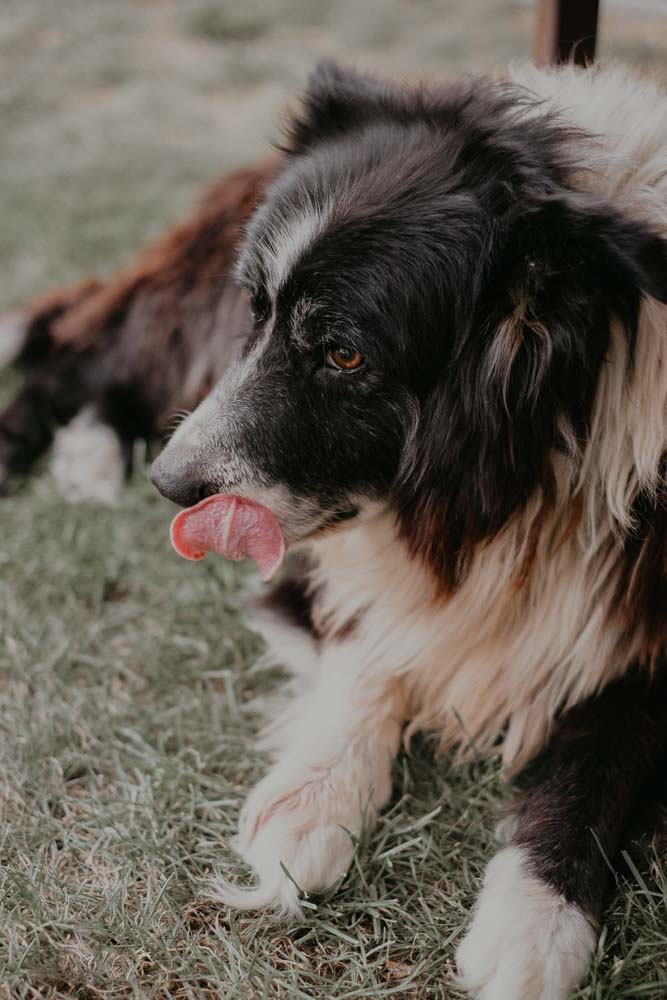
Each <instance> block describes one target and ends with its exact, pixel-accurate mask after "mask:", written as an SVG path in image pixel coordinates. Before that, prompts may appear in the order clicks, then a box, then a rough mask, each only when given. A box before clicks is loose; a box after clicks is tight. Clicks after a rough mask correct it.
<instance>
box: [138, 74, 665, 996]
mask: <svg viewBox="0 0 667 1000" xmlns="http://www.w3.org/2000/svg"><path fill="white" fill-rule="evenodd" d="M285 151H286V154H287V156H286V160H285V162H284V165H283V166H282V169H281V170H280V171H279V172H278V175H277V177H276V179H275V180H274V181H273V183H272V184H271V186H270V187H269V189H268V191H267V193H266V196H265V198H264V200H263V201H262V203H261V204H260V206H259V208H258V209H257V211H256V212H255V214H254V216H253V217H252V220H251V221H250V223H249V225H248V227H247V233H246V238H245V243H244V245H243V247H242V251H241V254H240V262H239V265H238V277H239V279H240V282H241V284H242V285H244V286H245V287H246V288H247V290H248V292H249V294H250V296H251V298H252V303H253V309H254V332H253V333H252V335H251V336H250V338H249V340H248V341H247V344H246V348H245V352H244V355H243V357H242V359H241V360H240V361H238V362H237V363H236V364H235V365H234V366H233V367H232V368H231V370H230V371H229V372H228V373H227V374H226V376H225V377H223V379H222V381H221V382H220V383H219V384H218V385H217V386H216V387H215V388H214V389H213V391H212V392H211V393H210V395H209V396H208V398H207V399H206V400H205V401H204V402H203V403H202V404H201V405H200V407H199V408H198V409H197V410H196V411H195V412H194V413H193V414H192V415H191V416H190V417H189V418H188V419H187V420H186V421H185V423H183V425H182V426H181V427H180V428H179V429H178V431H177V432H176V434H175V436H174V438H173V439H172V441H171V442H170V444H169V445H168V446H167V448H166V450H165V451H164V452H163V454H162V455H161V457H160V458H159V459H158V461H157V463H156V465H155V467H154V472H153V476H154V481H155V482H156V484H157V485H158V487H159V489H160V490H161V491H162V492H163V493H164V494H165V495H166V496H168V497H171V498H173V499H175V500H177V501H178V502H179V503H181V504H182V505H185V506H188V505H191V504H195V503H197V502H198V501H200V500H201V498H202V497H206V496H209V495H211V494H219V493H222V494H225V493H232V494H235V495H236V496H240V497H245V498H248V499H249V500H251V501H253V502H257V503H260V504H262V505H263V506H264V507H266V508H268V509H269V511H271V512H272V514H273V515H274V516H275V517H276V518H277V520H278V521H279V523H280V525H281V528H282V530H283V533H284V536H285V540H286V542H287V544H288V546H291V547H293V548H297V547H301V548H305V549H306V551H307V553H308V556H307V565H306V567H305V568H304V562H303V561H301V560H300V561H299V564H298V568H297V569H294V570H292V572H291V573H290V572H289V570H288V573H287V576H286V578H285V579H283V581H282V583H279V584H278V585H277V587H276V589H275V591H274V593H273V595H272V597H271V598H269V599H267V601H266V602H265V610H264V613H263V616H262V617H261V621H260V627H261V628H262V629H263V631H264V634H265V635H266V637H267V640H268V642H269V644H270V645H273V647H274V649H275V651H276V654H277V656H278V657H279V658H280V659H281V660H283V661H287V662H288V663H289V664H290V665H291V666H292V668H293V670H294V672H295V676H296V678H297V683H296V685H295V687H296V691H297V694H296V697H295V699H294V700H293V702H292V703H291V707H290V709H289V711H288V713H287V714H286V715H285V717H284V718H282V719H280V720H278V721H276V722H274V724H273V728H272V740H273V747H274V749H275V763H274V765H273V767H272V768H271V770H270V771H269V773H268V775H267V776H266V777H265V778H264V780H263V781H262V782H261V783H260V784H259V786H258V787H256V788H255V789H254V791H253V792H252V793H251V795H250V796H249V798H248V800H247V803H246V805H245V808H244V810H243V813H242V820H241V825H240V834H239V838H238V845H239V850H240V852H241V854H242V855H243V857H244V858H246V859H247V861H248V862H249V864H251V865H252V866H253V867H254V869H255V870H256V872H257V879H258V881H257V885H256V887H255V888H253V889H250V890H246V891H244V890H240V889H236V888H234V887H231V886H229V885H227V884H221V885H220V892H219V897H220V899H222V900H224V901H226V902H228V903H230V904H232V905H236V906H239V907H261V906H267V907H269V906H278V907H282V908H284V909H286V910H293V911H294V910H297V909H298V906H299V901H298V898H297V891H296V889H295V886H294V884H293V883H292V882H290V881H289V880H288V879H287V878H286V877H285V876H284V874H283V872H282V869H281V866H280V862H281V861H282V862H284V864H285V865H286V866H287V868H288V869H289V871H290V872H291V873H292V875H293V876H294V878H295V880H296V882H297V883H298V884H299V885H301V886H303V887H305V888H306V889H311V890H316V889H319V888H322V887H324V886H327V885H329V884H330V883H332V882H333V881H334V880H335V879H336V878H337V877H338V876H339V875H340V873H341V872H342V871H343V870H344V869H345V867H346V865H347V864H348V862H349V860H350V856H351V852H352V842H351V839H350V837H349V836H348V834H347V833H345V832H344V829H347V830H355V829H358V827H359V823H360V805H359V804H360V803H364V802H366V800H367V799H368V798H369V795H370V796H372V800H373V804H374V809H375V811H376V813H377V810H379V809H381V808H382V807H383V806H384V805H385V804H386V802H387V801H388V798H389V795H390V771H391V762H392V758H393V757H394V756H395V754H396V753H397V751H398V749H399V747H400V745H401V739H402V738H403V737H404V735H405V732H406V730H405V729H404V727H405V726H407V732H408V733H409V732H410V731H411V730H414V729H416V728H428V729H431V730H433V729H435V730H437V731H438V732H440V733H441V734H442V741H443V744H444V745H445V746H450V745H453V744H456V743H460V742H461V741H463V742H466V741H469V740H472V741H474V744H475V746H476V747H477V748H479V747H484V748H488V749H489V750H492V749H493V748H495V747H496V745H497V744H498V742H499V740H501V739H502V744H501V746H502V755H503V759H504V761H505V763H506V765H507V766H508V768H510V769H512V770H514V771H516V770H518V769H522V768H525V767H526V765H529V764H530V767H529V768H527V770H525V772H524V777H525V782H524V784H525V791H524V792H523V793H522V795H521V797H520V798H519V800H518V801H517V803H516V806H515V809H514V812H513V816H512V822H511V823H509V824H508V826H509V828H510V835H509V843H508V844H507V846H505V847H504V848H503V849H502V850H501V851H500V853H499V854H498V855H497V856H496V857H495V858H494V859H493V860H492V861H491V863H490V864H489V867H488V870H487V874H486V878H485V882H484V886H483V888H482V892H481V896H480V899H479V902H478V905H477V908H476V910H475V913H474V916H473V919H472V925H471V928H470V930H469V931H468V934H467V936H466V937H465V939H464V940H463V942H462V943H461V945H460V947H459V950H458V964H459V969H460V973H461V978H462V981H463V984H464V985H465V986H466V988H467V989H468V990H469V991H470V992H471V993H472V994H474V995H476V996H479V997H481V998H484V1000H533V998H538V997H539V998H544V1000H546V998H548V1000H555V998H560V997H564V996H565V995H566V994H567V993H568V991H569V990H571V989H572V988H573V987H574V986H575V985H576V984H577V982H578V981H579V980H580V978H581V976H582V974H583V973H584V972H585V970H586V968H587V965H588V962H589V959H590V957H591V953H592V951H593V948H594V945H595V940H596V933H597V928H598V922H599V919H600V911H601V904H602V899H603V891H604V886H605V882H606V880H607V869H606V862H605V854H606V855H607V856H609V855H612V854H613V853H614V852H615V851H616V849H617V848H618V845H619V841H620V838H621V837H622V835H623V833H624V830H625V829H626V828H627V826H628V823H629V822H630V820H631V818H632V815H633V812H634V811H635V810H636V808H637V806H638V803H639V802H640V801H641V799H642V797H643V796H645V795H646V794H647V789H648V788H649V786H650V785H651V784H652V783H653V782H654V781H655V779H656V777H659V775H660V768H664V767H665V766H666V764H667V758H666V750H667V725H666V724H667V674H666V671H665V652H666V641H665V640H666V638H667V632H666V629H667V512H666V507H665V503H666V487H665V470H666V455H667V309H666V308H665V305H664V304H663V303H666V302H667V242H665V238H666V237H667V99H666V97H665V94H664V93H662V92H661V91H660V90H659V89H658V88H657V87H656V86H654V85H653V84H651V83H649V82H646V81H643V82H638V81H636V80H633V79H631V78H629V77H628V76H627V75H626V74H625V73H624V72H623V71H621V70H620V69H615V68H610V69H601V70H600V69H598V70H595V71H586V72H582V71H578V70H575V69H574V68H565V69H562V70H558V71H539V70H535V69H533V68H526V69H525V70H521V71H519V72H517V73H516V74H515V75H514V76H513V77H512V79H511V80H509V81H507V82H504V83H495V82H489V81H479V80H472V81H470V82H467V83H464V84H462V85H458V86H446V87H442V88H430V87H420V88H416V89H412V90H408V89H403V88H399V87H394V86H391V85H388V84H385V83H379V82H376V81H375V80H372V79H368V78H366V77H363V76H358V75H356V74H353V73H348V72H344V71H341V70H339V69H337V68H335V67H332V66H323V67H321V68H320V69H319V70H318V71H317V72H316V73H315V74H314V76H313V78H312V80H311V82H310V86H309V89H308V91H307V93H306V95H305V100H304V103H303V105H302V107H301V110H300V112H298V113H297V115H296V117H295V118H294V120H293V122H292V125H291V131H290V134H289V136H288V138H287V141H286V149H285ZM281 608H282V610H281ZM463 733H465V736H463Z"/></svg>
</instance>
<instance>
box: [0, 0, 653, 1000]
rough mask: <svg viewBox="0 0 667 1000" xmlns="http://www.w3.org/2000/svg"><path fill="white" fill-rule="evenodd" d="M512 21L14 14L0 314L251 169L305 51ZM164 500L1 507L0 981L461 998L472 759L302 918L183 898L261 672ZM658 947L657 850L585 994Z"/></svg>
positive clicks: (168, 10) (359, 52)
mask: <svg viewBox="0 0 667 1000" xmlns="http://www.w3.org/2000/svg"><path fill="white" fill-rule="evenodd" d="M269 10H270V11H271V16H270V17H269V16H268V15H267V11H269ZM530 10H531V4H530V3H529V2H528V0H496V2H494V3H486V2H483V0H474V2H473V0H457V2H444V0H412V2H407V0H387V2H386V3H382V4H380V3H379V2H376V0H372V2H371V0H368V2H363V3H360V2H358V0H341V2H340V3H339V4H336V5H326V4H324V3H319V2H312V0H277V2H276V3H275V4H272V5H271V6H270V7H269V6H268V5H262V4H259V3H241V2H238V0H234V2H232V0H229V2H225V3H215V2H213V0H207V2H201V0H197V2H195V0H180V2H176V0H160V2H156V0H153V2H148V0H140V2H138V0H114V2H113V3H112V2H111V0H59V2H58V3H55V2H53V0H20V2H19V0H5V3H4V4H3V6H2V10H1V11H0V74H1V83H2V86H0V115H1V116H2V131H1V132H0V147H1V154H2V155H1V156H0V217H1V218H2V225H1V226H0V264H1V265H2V266H1V267H0V307H6V306H9V305H11V304H13V303H15V302H18V301H20V300H21V299H22V298H23V297H25V296H26V295H29V294H33V293H37V292H40V291H42V290H43V289H44V288H45V287H47V286H49V285H51V284H54V283H57V282H60V281H63V280H69V279H73V278H76V277H78V276H79V275H80V274H82V273H85V272H89V271H90V270H91V269H95V270H98V271H106V270H108V269H109V268H111V267H113V266H115V265H116V264H117V263H119V262H122V261H123V260H125V259H126V257H127V255H128V253H129V252H130V251H131V250H132V249H133V248H134V247H135V246H137V245H138V244H139V243H140V242H141V241H142V240H144V239H145V238H147V237H148V236H149V235H152V234H154V233H156V232H159V231H160V229H161V228H162V227H163V226H164V225H165V224H166V223H167V222H169V221H170V220H173V219H175V218H177V217H178V216H179V214H181V213H182V212H183V211H184V209H185V208H186V206H187V205H188V203H189V202H190V201H191V200H192V198H194V197H195V196H196V194H197V192H198V190H199V189H200V187H201V185H202V184H203V183H205V182H206V181H207V180H209V179H212V178H214V177H216V176H217V175H218V174H219V172H220V171H221V170H222V169H223V168H226V167H232V166H236V165H238V164H240V163H242V162H244V161H247V160H249V159H252V158H254V157H256V156H258V155H259V154H260V153H261V151H262V150H263V149H264V148H265V145H266V140H267V138H268V137H269V136H270V135H274V134H275V121H276V120H277V117H278V113H279V108H280V107H281V106H282V103H283V101H284V99H285V96H286V95H288V94H290V93H293V92H294V90H295V88H296V87H297V86H298V84H299V83H300V82H301V81H302V80H303V77H304V75H305V73H306V71H307V69H308V68H309V66H310V65H312V63H313V62H314V61H315V59H316V58H318V57H320V56H326V55H339V56H340V57H342V58H343V59H344V60H345V61H348V62H356V63H358V64H360V65H363V66H368V67H370V68H373V69H376V70H383V69H384V70H385V71H389V72H391V73H395V74H398V75H407V74H408V73H409V72H415V71H416V72H419V73H425V72H432V73H433V72H440V73H454V72H458V71H460V70H462V69H486V68H490V67H491V66H492V65H499V64H502V63H504V62H505V61H506V59H508V58H510V57H514V56H518V55H520V54H522V53H525V52H526V51H528V46H529V28H530V20H529V12H530ZM482 16H483V30H481V29H482ZM604 24H605V38H604V45H605V46H606V47H607V49H608V50H609V51H614V49H615V48H618V47H619V46H622V47H623V51H624V52H625V53H626V54H628V55H629V56H630V57H631V58H636V59H637V60H638V61H641V60H642V59H643V58H645V57H647V53H649V55H650V59H651V62H652V63H653V62H655V52H656V51H660V52H662V55H663V57H664V45H663V46H662V48H661V47H660V45H659V44H658V42H659V36H658V34H657V32H656V30H655V18H653V20H652V21H651V19H650V18H649V19H645V20H643V21H642V19H641V18H639V17H637V16H636V15H635V16H634V18H633V19H632V20H631V21H630V19H629V18H628V17H627V15H624V16H621V14H620V13H619V14H618V15H615V14H614V13H613V11H609V12H608V13H606V15H605V22H604ZM615 25H616V28H615ZM621 28H622V31H621V30H620V29H621ZM615 31H616V34H615V33H614V32H615ZM649 50H650V52H649ZM7 388H8V385H7V384H5V390H6V389H7ZM171 513H172V511H171V509H170V507H169V505H168V504H166V503H165V502H163V501H162V500H161V499H160V498H158V497H157V496H156V495H155V493H154V492H153V491H152V490H151V489H150V487H149V486H148V484H147V483H146V482H145V480H144V479H143V477H142V476H141V475H139V476H138V477H137V479H136V481H135V482H134V483H133V485H132V487H131V488H129V489H128V490H127V491H126V493H125V494H124V496H123V499H122V501H121V503H120V505H119V506H118V507H117V508H116V509H114V510H105V509H102V510H100V509H97V508H93V507H90V506H85V505H84V506H80V507H77V508H71V507H66V506H64V505H63V504H62V503H61V502H60V501H59V500H58V499H57V498H56V497H55V495H54V493H53V490H52V486H51V484H50V482H49V480H48V477H45V478H42V479H40V480H37V481H35V482H33V483H32V484H31V486H30V487H29V489H28V490H27V491H26V492H24V493H22V494H20V495H19V496H17V497H14V498H12V499H10V500H5V501H3V502H2V506H1V507H0V518H1V521H0V524H1V528H2V531H1V534H0V727H1V730H2V732H1V734H0V845H1V846H0V850H1V852H2V868H1V869H0V907H1V909H2V913H1V914H0V997H3V998H5V997H6V998H9V997H12V998H13V997H17V998H21V1000H23V998H25V1000H38V998H49V1000H51V998H54V1000H55V998H57V997H63V998H65V997H67V998H72V997H75V998H80V1000H93V998H100V997H101V998H114V997H119V998H120V997H123V998H124V997H137V998H142V1000H143V998H153V997H155V998H160V1000H167V998H179V1000H180V998H188V997H189V998H200V997H201V998H203V997H211V998H218V997H234V998H241V1000H245V998H258V1000H259V998H269V1000H274V998H277V1000H283V998H284V1000H288V998H289V1000H291V998H299V997H312V998H316V1000H329V998H332V1000H333V998H335V1000H342V998H349V1000H352V998H358V1000H375V998H381V997H389V996H392V997H401V998H411V997H415V998H422V997H425V998H430V997H433V998H437V997H441V998H457V997H458V996H459V993H458V992H457V990H456V988H455V987H454V985H453V984H452V982H451V973H452V969H453V965H452V961H453V951H454V945H455V942H456V940H457V938H458V937H459V935H460V933H461V930H462V928H463V927H464V925H465V923H466V921H467V919H468V915H469V912H470V907H471V904H472V900H473V898H474V895H475V893H476V890H477V887H478V884H479V878H480V875H481V872H482V870H483V866H484V864H485V862H486V860H487V859H488V857H489V856H490V854H491V852H492V851H493V850H494V842H493V837H492V834H491V830H492V826H493V814H494V809H495V806H496V804H497V802H498V800H499V799H501V798H502V796H503V795H504V791H503V788H502V786H501V784H500V781H499V778H498V774H497V768H496V766H495V765H494V764H493V763H483V762H477V763H474V764H471V765H468V766H466V767H464V768H461V769H454V768H453V767H452V765H451V763H450V762H449V761H448V760H447V759H445V760H442V759H438V758H437V757H436V756H435V754H434V749H433V744H432V741H431V740H429V739H427V738H422V739H421V740H419V741H416V742H415V745H414V747H413V752H412V754H411V756H406V755H403V756H402V757H401V758H400V759H399V761H398V763H397V765H396V773H395V779H396V780H395V796H394V799H393V802H392V804H391V806H390V808H389V809H388V810H387V811H386V812H385V813H384V814H383V816H382V818H381V820H380V824H379V827H378V829H377V830H376V831H375V832H373V833H372V834H370V835H369V836H367V837H364V838H362V842H361V843H360V844H359V845H358V847H357V851H356V855H355V860H354V864H353V865H352V867H351V869H350V871H349V873H348V875H347V877H346V879H345V880H344V882H343V884H342V885H341V886H340V887H339V888H338V890H337V891H336V892H335V893H331V894H329V895H327V896H326V897H325V898H323V899H319V900H316V901H315V903H316V907H317V908H316V909H313V910H308V911H307V913H306V917H305V918H304V920H303V921H299V922H287V923H285V922H282V923H281V922H280V921H278V920H276V919H275V918H273V917H270V916H266V915H255V914H249V915H248V914H246V915H234V914H230V913H228V912H227V911H225V910H224V909H222V908H219V907H215V906H212V905H210V904H208V903H204V902H202V900H201V898H200V897H201V888H202V883H203V880H204V879H205V878H206V876H207V875H208V874H209V873H210V872H211V871H212V870H213V869H214V868H221V869H223V870H224V871H225V873H226V874H228V875H231V876H232V877H238V878H240V879H243V878H245V877H246V876H247V872H246V871H245V870H244V868H243V866H242V865H241V863H240V862H239V861H238V859H237V858H236V857H235V856H234V855H233V853H232V852H231V851H230V848H229V842H230V838H231V836H232V835H233V832H234V829H235V824H236V819H237V815H238V810H239V807H240V804H241V802H242V800H243V796H244V794H245V793H246V791H247V790H248V789H249V788H250V787H251V785H252V784H253V782H254V781H256V780H257V778H258V777H259V776H260V775H261V774H262V773H263V768H264V766H265V761H264V760H263V758H262V757H261V755H259V754H258V753H257V752H256V751H255V749H254V737H255V734H256V732H257V729H258V727H259V725H260V713H259V711H258V700H261V698H262V696H263V695H264V694H265V693H266V692H267V691H268V690H270V689H271V688H272V687H273V686H274V685H275V684H276V683H277V682H278V680H279V677H278V673H277V672H275V671H274V672H270V673H266V672H264V673H262V672H258V671H257V670H256V669H254V667H253V665H254V663H255V660H256V658H257V654H258V652H259V644H258V640H257V639H256V638H254V637H253V636H252V635H251V634H250V633H248V632H247V631H246V630H245V629H244V627H243V625H242V622H241V620H240V617H239V613H238V610H237V605H238V597H239V594H240V593H241V592H242V591H243V589H244V588H245V587H246V586H247V583H248V580H249V579H250V578H251V577H250V576H249V575H246V574H245V573H244V571H243V570H239V569H238V568H237V567H233V566H231V565H229V564H227V563H224V562H222V561H220V560H213V559H207V560H206V561H205V562H204V563H202V564H197V565H190V564H187V563H185V562H183V561H182V560H179V559H178V558H177V557H176V556H175V555H174V554H173V553H172V552H171V550H170V548H169V546H168V541H167V525H168V522H169V519H170V516H171ZM666 956H667V869H666V866H665V858H664V855H660V853H659V851H658V848H657V847H653V848H651V849H650V850H649V855H648V860H647V861H646V863H645V864H643V865H642V871H641V872H639V871H636V872H632V870H630V871H629V872H628V875H627V876H626V877H624V879H622V880H621V881H620V882H619V884H618V888H617V891H616V893H615V895H614V897H613V899H612V901H611V903H610V907H609V910H608V913H607V916H606V921H605V931H604V934H603V938H602V941H601V944H600V948H599V953H598V955H597V957H596V960H595V963H594V968H593V970H592V973H591V976H590V977H589V979H588V981H587V983H586V984H585V985H584V986H583V988H582V990H581V991H580V993H579V994H578V996H579V997H580V998H584V997H585V998H596V1000H607V998H611V1000H617V998H621V997H644V998H652V1000H662V998H664V997H666V996H667V965H666V961H665V958H666ZM508 1000H511V998H508Z"/></svg>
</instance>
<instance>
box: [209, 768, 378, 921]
mask: <svg viewBox="0 0 667 1000" xmlns="http://www.w3.org/2000/svg"><path fill="white" fill-rule="evenodd" d="M362 809H363V803H360V802H359V800H358V792H357V791H356V790H355V789H347V790H343V789H341V788H340V787H336V784H335V783H334V782H333V781H331V780H330V772H329V771H328V769H321V770H316V769H311V770H310V771H308V770H305V769H304V770H303V771H302V772H301V773H300V774H294V773H293V774H292V775H288V774H286V773H284V772H283V773H281V769H280V768H276V769H275V770H274V771H272V772H270V773H269V774H268V775H267V777H266V778H264V780H263V781H261V782H260V783H259V784H258V785H257V786H256V788H254V789H253V791H252V792H251V793H250V796H249V797H248V799H247V801H246V803H245V806H244V807H243V810H242V813H241V819H240V822H239V834H238V837H237V838H236V841H235V845H234V846H235V848H236V850H237V851H238V853H239V854H240V855H241V857H242V858H243V859H244V860H245V861H247V862H248V864H249V865H251V866H252V867H253V869H254V870H255V873H256V882H257V884H256V885H255V886H254V887H252V888H249V889H244V888H241V887H238V886H235V885H231V884H230V883H229V882H227V881H226V880H225V879H222V878H218V879H216V880H215V881H214V882H213V884H212V886H211V896H212V898H214V899H216V900H218V901H220V902H222V903H225V904H227V905H228V906H232V907H236V908H238V909H258V908H264V907H269V908H275V909H278V910H280V911H282V912H284V913H294V914H298V913H300V912H301V904H300V901H299V891H298V889H297V886H298V887H299V888H300V889H303V890H304V891H306V892H319V891H323V890H324V889H327V888H328V887H329V886H331V885H333V884H334V883H335V882H337V881H338V879H339V878H341V877H342V876H343V875H344V874H345V872H346V871H347V869H348V867H349V864H350V861H351V860H352V856H353V853H354V842H353V839H352V837H351V836H350V833H348V832H347V831H348V830H349V831H350V832H353V833H357V832H358V831H359V829H360V826H361V815H362ZM285 869H286V870H287V872H289V875H288V874H286V871H285ZM290 876H291V878H290ZM295 883H296V884H295Z"/></svg>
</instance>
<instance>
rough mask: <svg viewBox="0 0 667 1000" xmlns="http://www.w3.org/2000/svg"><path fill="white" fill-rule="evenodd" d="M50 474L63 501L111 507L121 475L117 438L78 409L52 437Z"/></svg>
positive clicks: (119, 488) (120, 453) (121, 461)
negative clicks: (75, 414) (86, 502)
mask: <svg viewBox="0 0 667 1000" xmlns="http://www.w3.org/2000/svg"><path fill="white" fill-rule="evenodd" d="M51 473H52V475H53V477H54V479H55V481H56V486H57V487H58V492H59V493H60V495H61V496H62V497H63V498H64V499H65V500H69V501H70V502H73V503H76V502H78V501H81V500H93V501H95V502H96V503H103V504H113V503H114V502H115V500H116V499H117V497H118V494H119V492H120V490H121V487H122V485H123V479H124V475H125V463H124V461H123V453H122V450H121V446H120V441H119V440H118V435H117V434H116V433H115V431H114V430H113V429H112V428H111V427H109V425H108V424H103V423H100V421H99V420H98V419H97V417H96V416H95V414H94V412H93V410H92V409H85V410H82V411H81V412H80V413H79V414H77V416H76V417H75V418H74V419H73V420H72V421H71V422H70V423H69V424H67V426H66V427H63V428H62V429H61V430H59V431H58V433H57V434H56V436H55V439H54V442H53V452H52V455H51Z"/></svg>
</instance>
